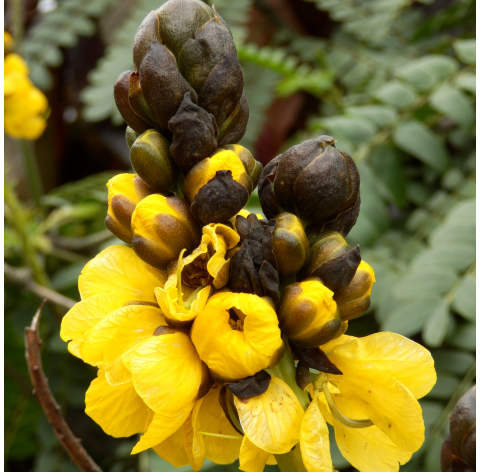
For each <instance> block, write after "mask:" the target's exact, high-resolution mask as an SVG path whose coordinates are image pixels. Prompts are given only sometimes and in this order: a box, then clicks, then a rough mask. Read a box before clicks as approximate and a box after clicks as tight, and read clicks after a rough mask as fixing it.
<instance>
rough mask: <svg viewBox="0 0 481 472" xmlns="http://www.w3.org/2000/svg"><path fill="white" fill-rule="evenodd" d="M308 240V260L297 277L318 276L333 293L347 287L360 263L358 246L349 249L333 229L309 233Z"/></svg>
mask: <svg viewBox="0 0 481 472" xmlns="http://www.w3.org/2000/svg"><path fill="white" fill-rule="evenodd" d="M309 241H310V246H311V247H310V251H309V260H308V262H307V264H306V265H305V266H304V268H303V269H302V271H301V272H300V274H299V278H300V279H301V280H302V279H305V278H307V277H318V278H320V279H321V280H322V283H323V284H324V285H325V286H326V287H327V288H329V289H330V290H332V291H333V292H335V293H337V291H338V290H342V289H343V288H345V287H347V286H348V285H349V283H350V282H351V280H352V279H353V277H354V274H355V273H356V270H357V268H358V266H359V264H360V263H361V251H360V250H359V246H356V247H355V248H353V249H351V248H350V247H349V245H348V244H347V242H346V240H345V239H344V238H343V237H342V236H341V234H340V233H336V232H335V231H325V232H323V233H321V234H311V235H310V238H309Z"/></svg>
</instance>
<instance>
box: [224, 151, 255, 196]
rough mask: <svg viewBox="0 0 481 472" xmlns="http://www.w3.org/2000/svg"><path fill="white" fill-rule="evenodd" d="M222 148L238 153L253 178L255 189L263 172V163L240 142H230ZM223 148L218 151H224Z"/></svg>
mask: <svg viewBox="0 0 481 472" xmlns="http://www.w3.org/2000/svg"><path fill="white" fill-rule="evenodd" d="M222 149H225V150H226V151H232V152H234V153H236V154H237V156H238V157H239V159H240V160H241V161H242V164H244V167H245V170H246V172H247V175H248V176H249V177H250V179H251V180H252V190H254V189H255V188H256V187H257V184H258V183H259V178H260V176H261V173H262V164H261V163H260V162H259V161H256V160H255V159H254V156H253V155H252V154H251V153H250V151H249V150H248V149H246V148H245V147H242V146H240V145H239V144H228V145H227V146H223V147H222ZM222 149H219V150H218V151H217V152H222Z"/></svg>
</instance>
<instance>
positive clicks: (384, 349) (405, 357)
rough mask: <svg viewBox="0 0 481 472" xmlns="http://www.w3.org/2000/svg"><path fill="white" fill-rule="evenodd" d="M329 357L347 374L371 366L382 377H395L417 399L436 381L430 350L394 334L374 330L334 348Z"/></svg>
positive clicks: (370, 368)
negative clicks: (367, 334) (369, 333)
mask: <svg viewBox="0 0 481 472" xmlns="http://www.w3.org/2000/svg"><path fill="white" fill-rule="evenodd" d="M330 360H331V361H332V362H334V364H336V365H337V366H338V367H339V369H340V370H341V371H342V372H344V374H345V375H346V376H347V375H349V373H351V372H352V374H353V375H355V371H357V370H358V369H369V370H370V371H372V372H373V374H374V372H377V374H378V375H379V376H380V377H392V378H394V379H396V380H397V381H398V382H400V383H401V384H403V385H404V386H405V387H406V388H407V389H408V390H410V391H411V393H412V394H413V395H414V396H415V397H416V398H422V397H424V396H425V395H426V394H427V393H428V392H430V391H431V389H432V388H433V386H434V384H435V383H436V371H435V370H434V361H433V358H432V356H431V353H430V352H429V351H428V350H427V349H426V348H424V347H422V346H421V345H419V344H417V343H415V342H414V341H411V340H410V339H407V338H405V337H404V336H401V335H399V334H395V333H389V332H386V333H375V334H372V335H370V336H366V337H364V338H352V339H351V341H350V342H347V343H344V344H343V345H342V346H341V345H339V346H338V347H336V348H335V349H332V352H331V354H330Z"/></svg>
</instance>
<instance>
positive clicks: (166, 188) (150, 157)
mask: <svg viewBox="0 0 481 472" xmlns="http://www.w3.org/2000/svg"><path fill="white" fill-rule="evenodd" d="M169 148H170V145H169V142H168V141H167V140H166V139H165V138H164V137H163V136H162V135H161V134H160V133H159V132H158V131H156V130H154V129H149V130H147V131H146V132H145V133H142V134H141V135H140V136H139V137H138V138H137V139H136V140H135V142H134V144H133V145H132V147H131V148H130V161H131V163H132V167H133V168H134V170H135V172H137V174H138V175H139V176H140V178H141V179H142V180H143V181H144V182H145V183H146V184H147V185H148V186H149V187H151V188H153V189H154V190H155V191H157V192H161V193H165V194H167V193H168V192H170V191H173V190H174V187H175V184H176V181H177V177H178V170H177V167H176V165H175V163H174V161H173V159H172V157H171V155H170V152H169Z"/></svg>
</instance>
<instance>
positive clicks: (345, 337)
mask: <svg viewBox="0 0 481 472" xmlns="http://www.w3.org/2000/svg"><path fill="white" fill-rule="evenodd" d="M353 339H357V338H355V337H354V336H348V335H347V334H342V335H341V336H339V337H338V338H336V339H333V340H332V341H329V342H328V343H326V344H323V345H322V346H319V347H320V348H321V349H322V350H323V351H324V352H325V353H326V354H329V353H330V352H331V351H332V350H333V349H334V348H335V347H337V346H341V345H342V344H345V343H348V342H349V341H352V340H353Z"/></svg>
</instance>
